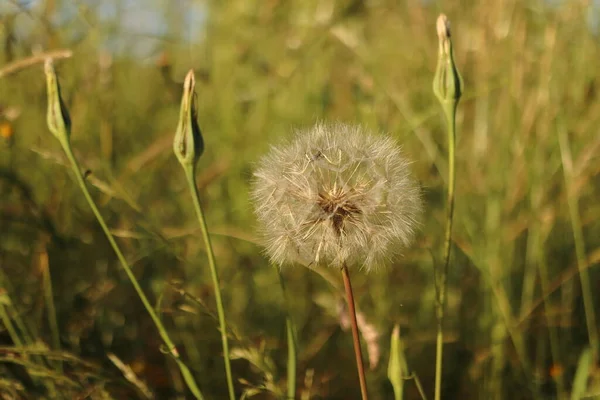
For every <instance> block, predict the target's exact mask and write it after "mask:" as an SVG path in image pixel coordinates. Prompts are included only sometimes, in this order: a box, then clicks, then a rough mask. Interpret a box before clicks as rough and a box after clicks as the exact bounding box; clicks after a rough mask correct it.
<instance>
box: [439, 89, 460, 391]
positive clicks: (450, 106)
mask: <svg viewBox="0 0 600 400" xmlns="http://www.w3.org/2000/svg"><path fill="white" fill-rule="evenodd" d="M457 105H458V101H450V102H447V103H446V104H443V108H444V115H445V116H446V123H447V131H448V198H447V213H446V233H445V237H444V267H443V269H442V271H441V275H440V276H439V277H438V280H437V285H436V292H437V293H436V294H437V302H436V303H437V304H436V316H437V335H436V343H435V395H434V399H435V400H440V399H441V396H442V360H443V351H444V350H443V345H444V331H443V322H444V306H445V304H446V286H447V282H448V267H449V265H450V250H451V248H452V246H451V245H452V221H453V217H454V186H455V154H454V153H455V147H456V106H457Z"/></svg>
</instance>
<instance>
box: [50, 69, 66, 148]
mask: <svg viewBox="0 0 600 400" xmlns="http://www.w3.org/2000/svg"><path fill="white" fill-rule="evenodd" d="M44 73H45V75H46V87H47V92H48V113H47V115H46V122H47V124H48V129H50V132H52V134H53V135H54V136H56V137H57V138H58V140H60V141H61V143H63V141H64V143H65V144H66V143H68V141H69V136H70V134H71V118H70V117H69V111H68V110H67V107H66V106H65V104H64V102H63V100H62V97H61V95H60V84H59V83H58V77H57V76H56V72H55V71H54V65H53V63H52V59H47V60H46V62H45V64H44Z"/></svg>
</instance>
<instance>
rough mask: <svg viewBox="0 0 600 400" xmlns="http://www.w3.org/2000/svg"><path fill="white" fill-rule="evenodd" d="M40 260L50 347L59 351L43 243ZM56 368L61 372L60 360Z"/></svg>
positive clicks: (56, 323)
mask: <svg viewBox="0 0 600 400" xmlns="http://www.w3.org/2000/svg"><path fill="white" fill-rule="evenodd" d="M43 247H44V248H43V249H42V253H41V260H42V264H43V265H42V268H43V271H42V273H43V285H44V298H45V300H46V307H47V309H48V324H49V325H50V332H51V335H52V347H53V348H54V350H57V351H60V335H59V329H58V320H57V318H56V307H55V305H54V293H53V291H52V277H51V275H50V264H49V263H48V253H47V252H46V249H45V244H44V245H43ZM54 364H55V366H56V368H57V369H58V371H59V372H60V373H62V372H63V364H62V361H60V360H57V361H56V362H55V363H54Z"/></svg>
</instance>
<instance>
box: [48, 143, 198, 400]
mask: <svg viewBox="0 0 600 400" xmlns="http://www.w3.org/2000/svg"><path fill="white" fill-rule="evenodd" d="M60 142H61V145H62V147H63V150H64V151H65V154H66V155H67V158H68V159H69V161H70V163H71V168H72V169H73V172H74V173H75V178H76V179H77V183H78V184H79V187H80V188H81V191H82V192H83V195H84V196H85V199H86V200H87V202H88V204H89V206H90V208H91V209H92V212H93V213H94V215H95V216H96V219H97V220H98V223H99V224H100V226H101V227H102V230H103V231H104V234H105V235H106V238H107V239H108V241H109V243H110V245H111V246H112V248H113V250H114V252H115V254H116V255H117V258H118V259H119V261H120V263H121V266H122V267H123V269H124V270H125V273H126V274H127V277H128V278H129V280H130V281H131V284H132V285H133V288H134V289H135V291H136V293H137V295H138V297H139V298H140V300H141V301H142V303H143V305H144V308H146V311H147V312H148V314H149V315H150V318H151V319H152V321H153V322H154V325H155V326H156V329H157V330H158V333H159V335H160V337H161V339H162V340H163V342H164V343H165V345H166V346H167V351H168V353H169V354H170V355H171V356H172V357H173V358H174V359H175V362H176V363H177V366H178V367H179V370H180V371H181V374H182V375H183V379H184V380H185V383H186V384H187V386H188V388H189V389H190V391H191V392H192V394H193V395H194V397H195V398H196V399H199V400H203V399H204V397H203V396H202V393H201V392H200V389H199V388H198V385H197V384H196V381H195V380H194V377H193V375H192V373H191V372H190V370H189V368H188V367H187V365H185V363H184V362H183V361H182V360H181V358H180V357H179V353H178V351H177V348H176V347H175V345H174V344H173V341H172V340H171V338H170V337H169V334H168V333H167V330H166V329H165V327H164V325H163V323H162V321H161V320H160V318H159V317H158V315H157V314H156V312H155V311H154V309H153V308H152V305H151V304H150V301H149V300H148V298H147V297H146V295H145V294H144V291H143V290H142V288H141V286H140V284H139V282H138V280H137V278H136V277H135V275H134V274H133V271H132V270H131V267H130V266H129V264H128V263H127V260H126V259H125V256H124V255H123V253H122V252H121V249H120V248H119V245H118V244H117V242H116V241H115V239H114V237H113V235H112V233H110V230H109V229H108V226H107V225H106V222H105V221H104V218H103V217H102V215H101V214H100V211H99V210H98V207H97V206H96V203H95V202H94V199H93V198H92V196H91V194H90V192H89V190H88V188H87V186H86V184H85V180H84V178H83V174H82V173H81V169H80V167H79V164H78V163H77V160H76V159H75V156H74V155H73V151H72V150H71V145H70V143H69V142H68V141H67V140H60Z"/></svg>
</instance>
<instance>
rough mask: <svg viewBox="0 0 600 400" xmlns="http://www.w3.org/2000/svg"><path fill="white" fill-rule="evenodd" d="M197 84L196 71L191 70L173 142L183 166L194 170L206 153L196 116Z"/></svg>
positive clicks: (184, 88) (186, 78)
mask: <svg viewBox="0 0 600 400" xmlns="http://www.w3.org/2000/svg"><path fill="white" fill-rule="evenodd" d="M195 84H196V82H195V79H194V71H193V70H190V71H189V72H188V74H187V75H186V77H185V82H184V84H183V96H182V97H181V108H180V111H179V123H178V124H177V131H176V132H175V140H174V141H173V150H174V151H175V155H176V156H177V159H178V160H179V162H180V163H181V165H183V166H184V167H188V166H191V167H192V168H193V167H195V166H196V163H197V162H198V159H199V158H200V155H201V154H202V152H203V151H204V142H203V140H202V133H201V132H200V127H199V126H198V120H197V114H196V102H195V92H194V88H195Z"/></svg>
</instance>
